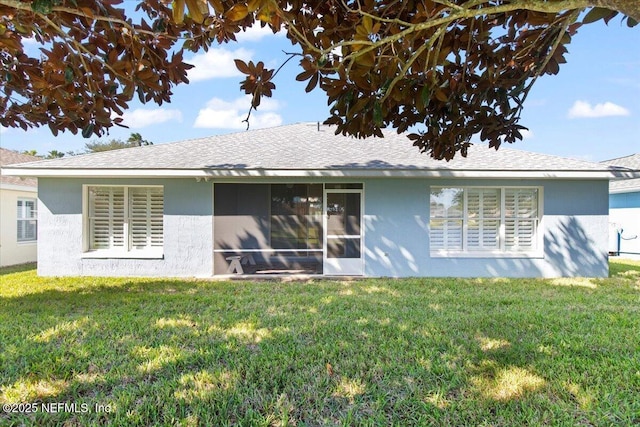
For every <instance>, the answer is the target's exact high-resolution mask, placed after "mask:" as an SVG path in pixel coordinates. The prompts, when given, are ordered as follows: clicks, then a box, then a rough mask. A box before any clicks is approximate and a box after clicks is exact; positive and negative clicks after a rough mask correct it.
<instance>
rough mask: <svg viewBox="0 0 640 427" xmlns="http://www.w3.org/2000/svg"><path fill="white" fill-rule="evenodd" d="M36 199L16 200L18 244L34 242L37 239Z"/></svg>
mask: <svg viewBox="0 0 640 427" xmlns="http://www.w3.org/2000/svg"><path fill="white" fill-rule="evenodd" d="M36 206H37V201H36V199H18V203H17V215H16V218H17V219H18V223H17V226H18V235H17V238H18V242H35V241H36V240H37V238H38V220H37V210H36Z"/></svg>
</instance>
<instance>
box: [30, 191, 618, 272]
mask: <svg viewBox="0 0 640 427" xmlns="http://www.w3.org/2000/svg"><path fill="white" fill-rule="evenodd" d="M350 181H354V182H356V181H357V182H363V183H364V214H363V219H364V244H365V249H364V258H365V259H364V265H365V270H364V274H365V275H366V276H370V277H384V276H390V277H408V276H436V277H442V276H458V277H487V276H500V277H558V276H606V275H607V274H608V262H607V243H608V232H609V226H608V186H607V181H606V180H585V181H581V180H576V181H566V180H565V181H558V180H468V179H448V180H444V179H384V178H379V179H378V178H376V179H365V180H350ZM255 182H267V180H256V181H255ZM83 184H86V185H92V184H93V185H96V184H103V185H107V184H112V185H163V187H164V257H163V258H162V259H123V258H108V259H95V258H88V257H86V255H85V254H84V253H83V232H84V231H83V212H82V209H83V200H82V197H83V195H82V192H83ZM432 186H539V187H541V188H542V189H543V190H542V198H543V203H542V205H543V216H542V223H541V230H542V232H543V240H544V250H543V251H541V252H540V256H537V257H534V258H527V257H520V258H506V257H485V258H477V257H475V258H469V257H467V258H465V257H449V258H446V257H435V256H432V255H431V252H430V244H429V194H430V188H431V187H432ZM39 197H40V203H39V209H40V212H39V215H40V216H39V220H40V223H39V227H40V230H39V231H40V239H39V241H40V243H39V248H38V251H39V252H38V257H39V265H38V272H39V274H41V275H46V276H66V275H98V276H155V277H163V276H165V277H166V276H174V277H191V276H195V277H200V276H203V277H208V276H211V275H212V273H213V271H214V269H213V233H214V230H213V219H214V217H213V184H212V182H205V181H202V182H196V180H194V179H164V180H161V179H136V180H130V179H108V180H107V179H100V180H98V179H86V180H84V179H57V178H43V179H41V180H40V192H39Z"/></svg>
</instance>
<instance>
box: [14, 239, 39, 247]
mask: <svg viewBox="0 0 640 427" xmlns="http://www.w3.org/2000/svg"><path fill="white" fill-rule="evenodd" d="M36 243H38V241H37V240H23V241H18V246H22V245H35V244H36Z"/></svg>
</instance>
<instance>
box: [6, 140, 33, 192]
mask: <svg viewBox="0 0 640 427" xmlns="http://www.w3.org/2000/svg"><path fill="white" fill-rule="evenodd" d="M37 160H41V159H40V157H37V156H31V155H29V154H22V153H18V152H17V151H13V150H7V149H6V148H0V166H6V165H12V164H17V163H24V162H33V161H37ZM0 182H1V183H3V184H10V185H19V186H22V187H37V186H38V180H37V179H34V178H20V177H17V176H4V175H2V176H0Z"/></svg>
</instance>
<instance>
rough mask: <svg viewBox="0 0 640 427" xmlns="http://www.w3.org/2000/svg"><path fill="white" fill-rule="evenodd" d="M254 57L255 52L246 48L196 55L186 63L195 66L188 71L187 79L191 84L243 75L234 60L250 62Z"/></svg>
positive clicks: (214, 50) (213, 50) (216, 50)
mask: <svg viewBox="0 0 640 427" xmlns="http://www.w3.org/2000/svg"><path fill="white" fill-rule="evenodd" d="M252 56H253V52H252V51H250V50H247V49H244V48H239V49H236V50H226V49H209V51H208V52H205V53H201V54H198V55H195V56H194V57H193V58H190V59H187V60H186V61H185V62H187V63H189V64H192V65H194V67H193V68H192V69H190V70H189V71H187V77H188V78H189V81H191V82H197V81H201V80H208V79H215V78H223V77H236V76H241V75H242V73H240V71H238V69H237V68H236V64H235V63H234V62H233V60H234V59H242V60H243V61H248V60H249V59H251V57H252Z"/></svg>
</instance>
